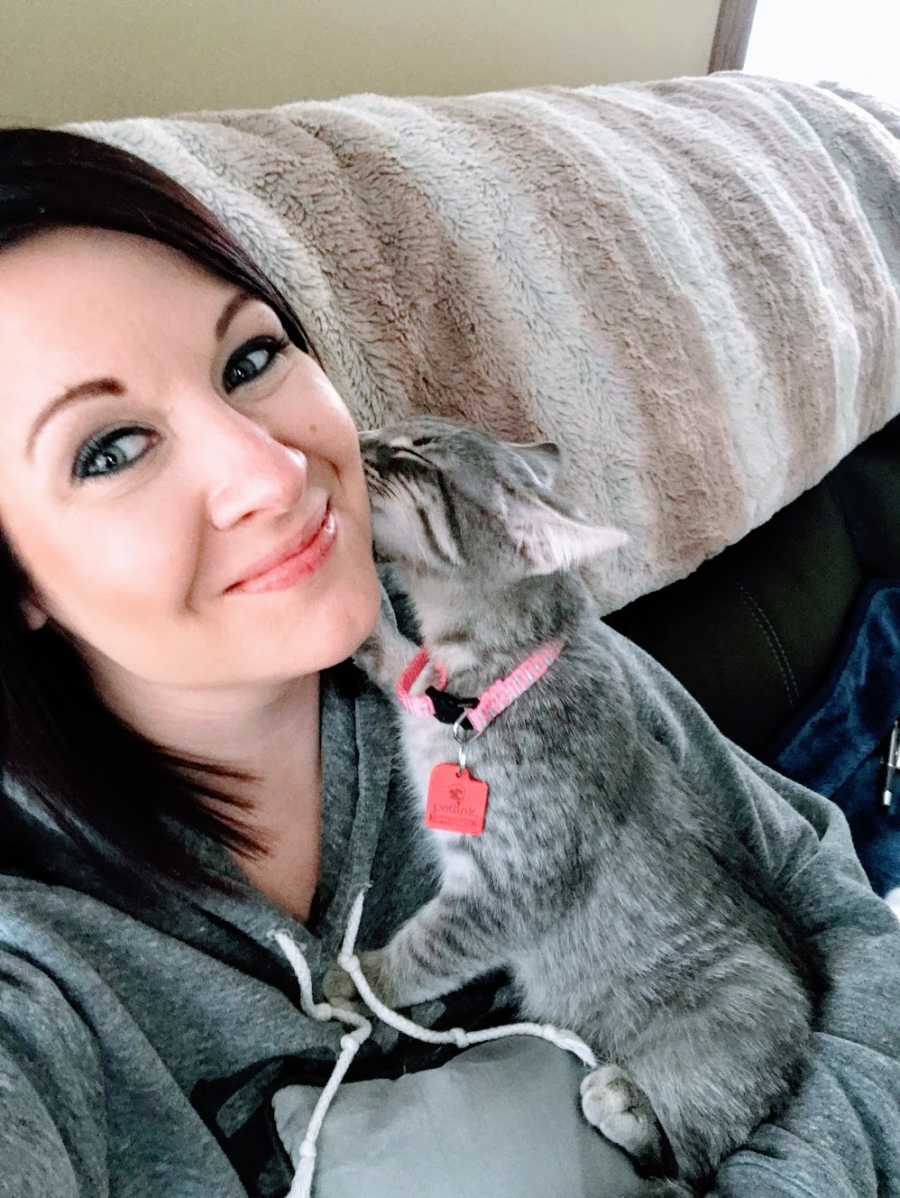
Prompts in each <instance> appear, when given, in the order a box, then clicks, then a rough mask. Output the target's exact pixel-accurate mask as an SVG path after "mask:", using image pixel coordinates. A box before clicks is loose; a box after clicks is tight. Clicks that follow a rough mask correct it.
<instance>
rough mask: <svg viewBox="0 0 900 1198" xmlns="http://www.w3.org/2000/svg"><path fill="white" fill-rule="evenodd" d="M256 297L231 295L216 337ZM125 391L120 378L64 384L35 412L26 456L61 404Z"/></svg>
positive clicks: (244, 293)
mask: <svg viewBox="0 0 900 1198" xmlns="http://www.w3.org/2000/svg"><path fill="white" fill-rule="evenodd" d="M256 298H257V297H256V296H255V295H251V294H250V293H249V292H248V291H238V292H236V293H235V294H234V295H233V296H232V297H231V299H230V300H229V301H228V303H227V304H226V305H225V307H224V308H223V309H222V314H221V316H220V317H219V319H218V320H217V321H216V326H215V334H216V341H221V340H222V338H223V337H224V336H225V334H226V333H227V332H228V326H229V325H230V324H231V322H232V320H233V319H234V317H235V315H236V314H237V313H238V311H239V310H240V309H241V308H243V306H244V304H247V303H250V302H252V301H253V300H255V299H256ZM125 391H126V388H125V384H124V383H122V382H120V381H119V379H114V378H102V379H88V380H87V381H86V382H83V383H76V384H75V386H74V387H67V388H66V389H65V391H63V393H62V395H57V397H56V399H51V400H50V402H49V403H48V404H46V405H45V406H44V407H43V408H42V409H41V411H40V412H39V413H38V417H37V419H36V420H35V422H34V424H33V425H32V426H31V432H30V433H29V434H28V441H27V442H26V445H25V455H26V457H28V458H30V457H31V454H32V451H33V450H34V443H35V440H36V439H37V435H38V433H39V432H40V431H41V429H42V428H43V427H44V425H45V424H46V423H47V421H48V420H49V419H50V417H51V416H54V415H55V414H56V413H57V412H58V411H60V410H61V409H62V408H64V407H67V406H68V405H69V404H70V403H73V402H74V401H76V400H79V399H92V398H94V397H95V396H98V395H124V394H125Z"/></svg>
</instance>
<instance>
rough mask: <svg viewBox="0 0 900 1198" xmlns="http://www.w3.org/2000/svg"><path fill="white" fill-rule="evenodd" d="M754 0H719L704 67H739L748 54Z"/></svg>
mask: <svg viewBox="0 0 900 1198" xmlns="http://www.w3.org/2000/svg"><path fill="white" fill-rule="evenodd" d="M755 12H756V0H721V3H720V5H719V19H718V20H717V21H716V32H715V36H714V37H713V44H712V52H711V53H710V56H709V66H708V67H707V71H708V73H709V74H712V72H713V71H739V70H741V68H742V67H743V65H744V59H745V58H746V57H747V45H748V43H749V41H750V30H751V29H752V28H753V16H754V14H755Z"/></svg>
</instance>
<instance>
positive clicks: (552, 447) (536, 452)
mask: <svg viewBox="0 0 900 1198" xmlns="http://www.w3.org/2000/svg"><path fill="white" fill-rule="evenodd" d="M505 444H506V445H508V446H509V448H510V449H514V450H515V451H516V453H517V454H518V455H519V457H520V458H521V459H522V460H523V461H524V463H525V465H526V466H527V467H528V469H529V470H530V471H531V472H532V474H533V475H534V476H535V478H536V479H537V481H538V483H539V485H540V486H542V487H544V488H545V489H546V490H547V491H552V490H553V488H554V486H555V485H556V479H557V477H558V475H559V468H560V465H561V462H562V451H561V450H560V448H559V446H558V445H557V444H556V442H555V441H533V442H531V443H530V444H527V445H517V444H516V443H515V442H514V441H506V442H505Z"/></svg>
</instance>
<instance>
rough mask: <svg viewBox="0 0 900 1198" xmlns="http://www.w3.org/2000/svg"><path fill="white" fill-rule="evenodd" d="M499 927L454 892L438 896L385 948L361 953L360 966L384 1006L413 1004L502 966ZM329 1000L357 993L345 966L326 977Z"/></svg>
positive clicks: (446, 992) (395, 1006)
mask: <svg viewBox="0 0 900 1198" xmlns="http://www.w3.org/2000/svg"><path fill="white" fill-rule="evenodd" d="M503 947H504V946H503V937H502V932H501V929H500V927H499V926H498V925H497V924H496V923H494V922H493V921H492V920H490V919H488V918H486V917H485V916H484V915H483V914H480V913H479V912H478V909H477V908H476V907H474V906H473V905H472V904H471V903H468V902H466V901H465V900H463V899H460V898H459V897H458V896H445V895H442V894H439V895H438V896H437V897H436V898H433V899H432V900H431V901H430V902H428V903H426V904H425V906H424V907H422V908H421V909H420V910H419V911H417V912H416V914H415V915H414V916H413V917H412V918H411V919H409V920H407V922H406V923H405V924H403V926H402V927H401V928H400V929H399V930H398V931H397V933H396V934H395V935H394V936H393V938H392V939H391V940H390V941H389V943H388V944H386V945H385V947H384V948H382V949H378V950H376V951H374V952H367V953H361V954H360V958H359V959H360V966H361V968H362V971H363V973H364V974H365V977H366V980H367V981H368V983H369V985H370V986H371V987H372V989H373V990H374V991H375V993H376V995H377V996H378V997H379V998H380V999H381V1001H382V1002H383V1003H384V1004H385V1005H386V1006H388V1007H393V1008H397V1007H411V1006H413V1005H414V1004H416V1003H421V1002H428V1001H430V1000H431V999H433V998H440V997H441V995H443V994H450V993H452V992H453V991H454V990H458V989H459V988H460V987H461V986H464V985H465V984H466V982H470V981H471V980H472V979H473V978H476V977H478V976H479V975H480V974H483V973H488V972H490V971H491V970H492V969H496V968H498V967H499V966H501V965H504V964H505V963H506V961H507V954H506V953H504V951H503ZM324 988H325V996H326V998H328V999H329V1001H337V1000H339V999H342V1000H346V999H351V998H354V997H355V996H356V987H355V986H354V985H353V984H352V981H351V980H350V978H349V977H348V976H347V975H346V974H344V973H343V970H332V971H331V972H330V973H329V974H327V975H326V978H325V985H324Z"/></svg>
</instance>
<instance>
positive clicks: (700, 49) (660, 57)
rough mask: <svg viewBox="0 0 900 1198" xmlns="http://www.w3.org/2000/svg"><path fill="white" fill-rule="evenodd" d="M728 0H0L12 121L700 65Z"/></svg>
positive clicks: (3, 98)
mask: <svg viewBox="0 0 900 1198" xmlns="http://www.w3.org/2000/svg"><path fill="white" fill-rule="evenodd" d="M718 7H719V4H718V0H449V3H448V0H378V2H377V3H376V2H375V0H0V18H2V19H0V124H5V125H10V124H52V123H55V122H61V121H66V120H82V119H90V118H102V117H112V116H130V115H138V114H147V115H157V114H162V113H167V112H177V111H179V110H181V111H184V110H186V109H197V108H252V107H261V106H267V105H270V104H278V103H284V102H286V101H289V100H300V99H306V98H311V97H319V98H325V97H332V96H339V95H346V94H348V93H350V92H360V91H372V92H384V93H387V94H393V95H422V94H432V95H441V94H450V93H463V92H471V91H487V90H490V89H493V88H507V87H517V86H527V85H536V84H543V83H562V84H569V85H578V84H584V83H608V82H614V81H622V80H628V79H659V78H665V77H668V76H672V75H692V74H703V73H704V72H705V70H706V63H707V59H708V57H709V50H710V46H711V44H712V36H713V30H714V27H715V22H716V15H717V12H718Z"/></svg>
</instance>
